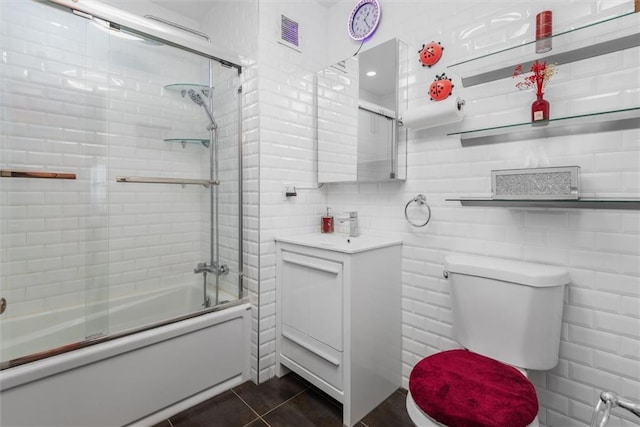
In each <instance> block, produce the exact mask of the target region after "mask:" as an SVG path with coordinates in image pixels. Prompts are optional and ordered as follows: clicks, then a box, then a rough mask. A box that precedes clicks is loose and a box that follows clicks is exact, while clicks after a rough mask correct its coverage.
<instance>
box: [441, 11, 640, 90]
mask: <svg viewBox="0 0 640 427" xmlns="http://www.w3.org/2000/svg"><path fill="white" fill-rule="evenodd" d="M638 28H640V14H638V13H635V12H629V13H626V14H623V15H620V16H615V17H612V18H609V19H605V20H603V21H599V22H595V23H591V24H587V25H583V26H581V27H577V28H574V29H571V30H567V31H563V32H560V33H557V34H554V35H553V36H551V39H552V43H553V50H552V51H551V54H549V55H546V56H542V55H540V56H537V57H535V58H534V59H532V57H533V56H534V55H535V44H536V42H535V40H534V41H530V42H526V43H523V44H520V45H517V46H512V47H509V48H506V49H502V50H499V51H497V52H492V53H489V54H486V55H483V56H479V57H476V58H472V59H469V60H465V61H462V62H459V63H456V64H453V65H449V66H448V68H449V69H450V70H451V71H452V72H454V73H455V74H457V75H458V76H460V77H461V79H462V84H463V86H465V87H469V86H475V85H478V84H482V83H488V82H492V81H495V80H499V79H503V78H507V77H511V76H512V75H513V71H514V69H515V67H516V66H517V65H519V64H521V65H522V69H523V70H528V69H530V68H531V65H532V64H533V62H534V61H535V60H536V59H537V60H538V61H546V62H548V63H551V64H556V65H561V64H568V63H571V62H576V61H580V60H583V59H587V58H593V57H596V56H600V55H606V54H608V53H613V52H618V51H621V50H625V49H630V48H633V47H638V46H640V33H639V32H638Z"/></svg>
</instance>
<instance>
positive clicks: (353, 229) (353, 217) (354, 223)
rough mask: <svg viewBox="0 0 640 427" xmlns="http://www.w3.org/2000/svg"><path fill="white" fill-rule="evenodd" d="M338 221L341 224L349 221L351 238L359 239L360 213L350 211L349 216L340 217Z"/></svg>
mask: <svg viewBox="0 0 640 427" xmlns="http://www.w3.org/2000/svg"><path fill="white" fill-rule="evenodd" d="M337 219H338V221H339V222H340V223H343V222H346V221H349V237H358V236H359V235H360V226H359V225H358V211H350V212H349V216H343V217H338V218H337Z"/></svg>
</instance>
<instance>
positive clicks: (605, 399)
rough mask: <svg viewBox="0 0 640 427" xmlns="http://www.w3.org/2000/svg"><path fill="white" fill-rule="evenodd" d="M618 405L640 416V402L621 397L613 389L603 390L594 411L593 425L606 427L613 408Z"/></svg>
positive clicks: (593, 426) (594, 426)
mask: <svg viewBox="0 0 640 427" xmlns="http://www.w3.org/2000/svg"><path fill="white" fill-rule="evenodd" d="M617 406H619V407H621V408H624V409H626V410H627V411H629V412H631V413H632V414H634V415H635V416H637V417H640V403H636V402H633V401H631V400H628V399H625V398H623V397H620V396H618V395H617V394H615V393H614V392H612V391H603V392H602V393H600V399H599V400H598V404H597V405H596V407H595V410H594V411H593V416H592V417H591V427H606V425H607V424H608V423H609V417H610V416H611V409H612V408H615V407H617ZM600 412H603V415H602V418H601V419H600V421H599V422H598V416H599V415H600Z"/></svg>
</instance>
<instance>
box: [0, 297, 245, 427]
mask: <svg viewBox="0 0 640 427" xmlns="http://www.w3.org/2000/svg"><path fill="white" fill-rule="evenodd" d="M196 301H197V303H196ZM179 302H180V303H179ZM194 303H195V305H194ZM182 304H188V305H189V306H192V305H193V309H194V310H197V309H199V307H198V306H199V305H200V304H202V288H200V289H199V292H198V289H197V288H196V287H193V288H186V290H184V289H183V290H178V289H175V290H172V291H170V292H167V291H165V292H159V293H156V294H153V295H147V297H145V298H143V299H140V298H139V297H137V298H136V299H129V298H123V299H121V300H119V301H117V302H110V308H109V313H110V322H112V324H111V325H110V329H111V326H113V328H112V330H118V331H122V330H125V329H127V327H129V326H131V325H132V324H133V322H134V321H135V322H136V324H137V325H139V323H137V322H138V320H139V318H140V314H141V313H144V314H143V316H144V317H145V322H148V323H153V322H155V321H157V320H160V319H156V318H155V317H157V315H158V312H162V316H163V318H164V319H166V318H167V317H166V314H167V310H173V309H174V308H175V307H176V306H177V305H182ZM182 307H184V305H182ZM165 308H166V309H167V310H164V309H165ZM200 308H201V307H200ZM249 310H250V305H249V304H248V303H246V302H243V301H238V302H232V303H228V304H224V305H223V306H220V307H216V308H213V309H210V310H207V312H205V313H203V314H199V315H196V316H194V317H188V318H183V319H177V320H176V321H174V322H172V323H169V324H166V325H163V326H160V327H155V328H148V329H141V330H140V331H139V332H136V333H122V334H120V335H121V336H119V337H116V338H113V339H111V338H99V339H97V340H96V341H95V342H96V343H92V344H91V345H85V346H83V347H81V348H78V349H75V350H73V351H69V352H64V353H61V354H56V355H53V356H51V357H47V358H44V359H40V360H36V361H33V362H30V363H25V364H21V365H18V366H14V367H11V368H8V369H4V370H3V371H1V372H0V402H1V406H2V407H1V411H0V425H2V426H82V427H88V426H125V425H131V426H146V425H153V424H155V423H156V422H159V421H161V420H163V419H166V418H168V417H169V416H171V415H173V414H175V413H177V412H179V411H181V410H183V409H186V408H187V407H190V406H193V405H194V404H196V403H199V402H201V401H203V400H206V399H208V398H209V397H212V396H215V395H216V394H219V393H220V392H222V391H225V390H227V389H229V388H231V387H233V386H235V385H237V384H240V383H242V382H244V381H246V380H247V379H248V378H249V366H250V362H249V352H250V350H249V343H250V328H251V321H250V319H251V316H250V311H249ZM57 314H58V315H59V316H60V315H61V314H60V313H57ZM74 314H77V313H65V315H69V320H68V321H66V322H60V323H57V324H56V325H55V326H54V327H53V328H54V329H58V328H62V329H64V328H68V329H69V330H67V331H64V330H62V331H57V330H56V331H55V332H56V333H57V332H60V333H61V334H65V333H68V334H75V333H77V332H78V331H77V330H76V329H78V328H80V326H79V324H78V322H80V320H78V319H79V318H78V317H75V318H74V317H73V315H74ZM83 314H84V311H83ZM178 314H184V311H182V313H177V314H176V315H178ZM134 319H137V320H134ZM7 320H8V321H14V320H17V319H7ZM23 320H24V319H23ZM41 321H42V322H44V323H43V324H45V325H46V317H45V318H42V319H30V320H29V322H31V323H33V322H36V324H37V323H39V322H41ZM32 326H33V325H30V328H31V327H32ZM6 329H7V330H11V329H10V328H6ZM50 332H52V331H51V330H46V331H45V332H44V333H50ZM15 338H16V340H15V343H14V344H13V345H10V346H9V347H13V349H9V350H8V351H16V349H18V348H19V349H20V351H24V348H26V347H25V346H28V345H29V338H24V339H18V338H21V337H19V336H17V337H15ZM31 339H33V338H31ZM67 342H69V341H67ZM85 344H86V343H85ZM3 351H4V350H3Z"/></svg>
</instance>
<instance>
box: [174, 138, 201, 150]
mask: <svg viewBox="0 0 640 427" xmlns="http://www.w3.org/2000/svg"><path fill="white" fill-rule="evenodd" d="M165 142H179V143H180V144H182V148H185V147H186V146H187V144H202V145H204V146H205V147H209V144H210V143H211V141H210V140H209V139H200V138H167V139H165Z"/></svg>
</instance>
